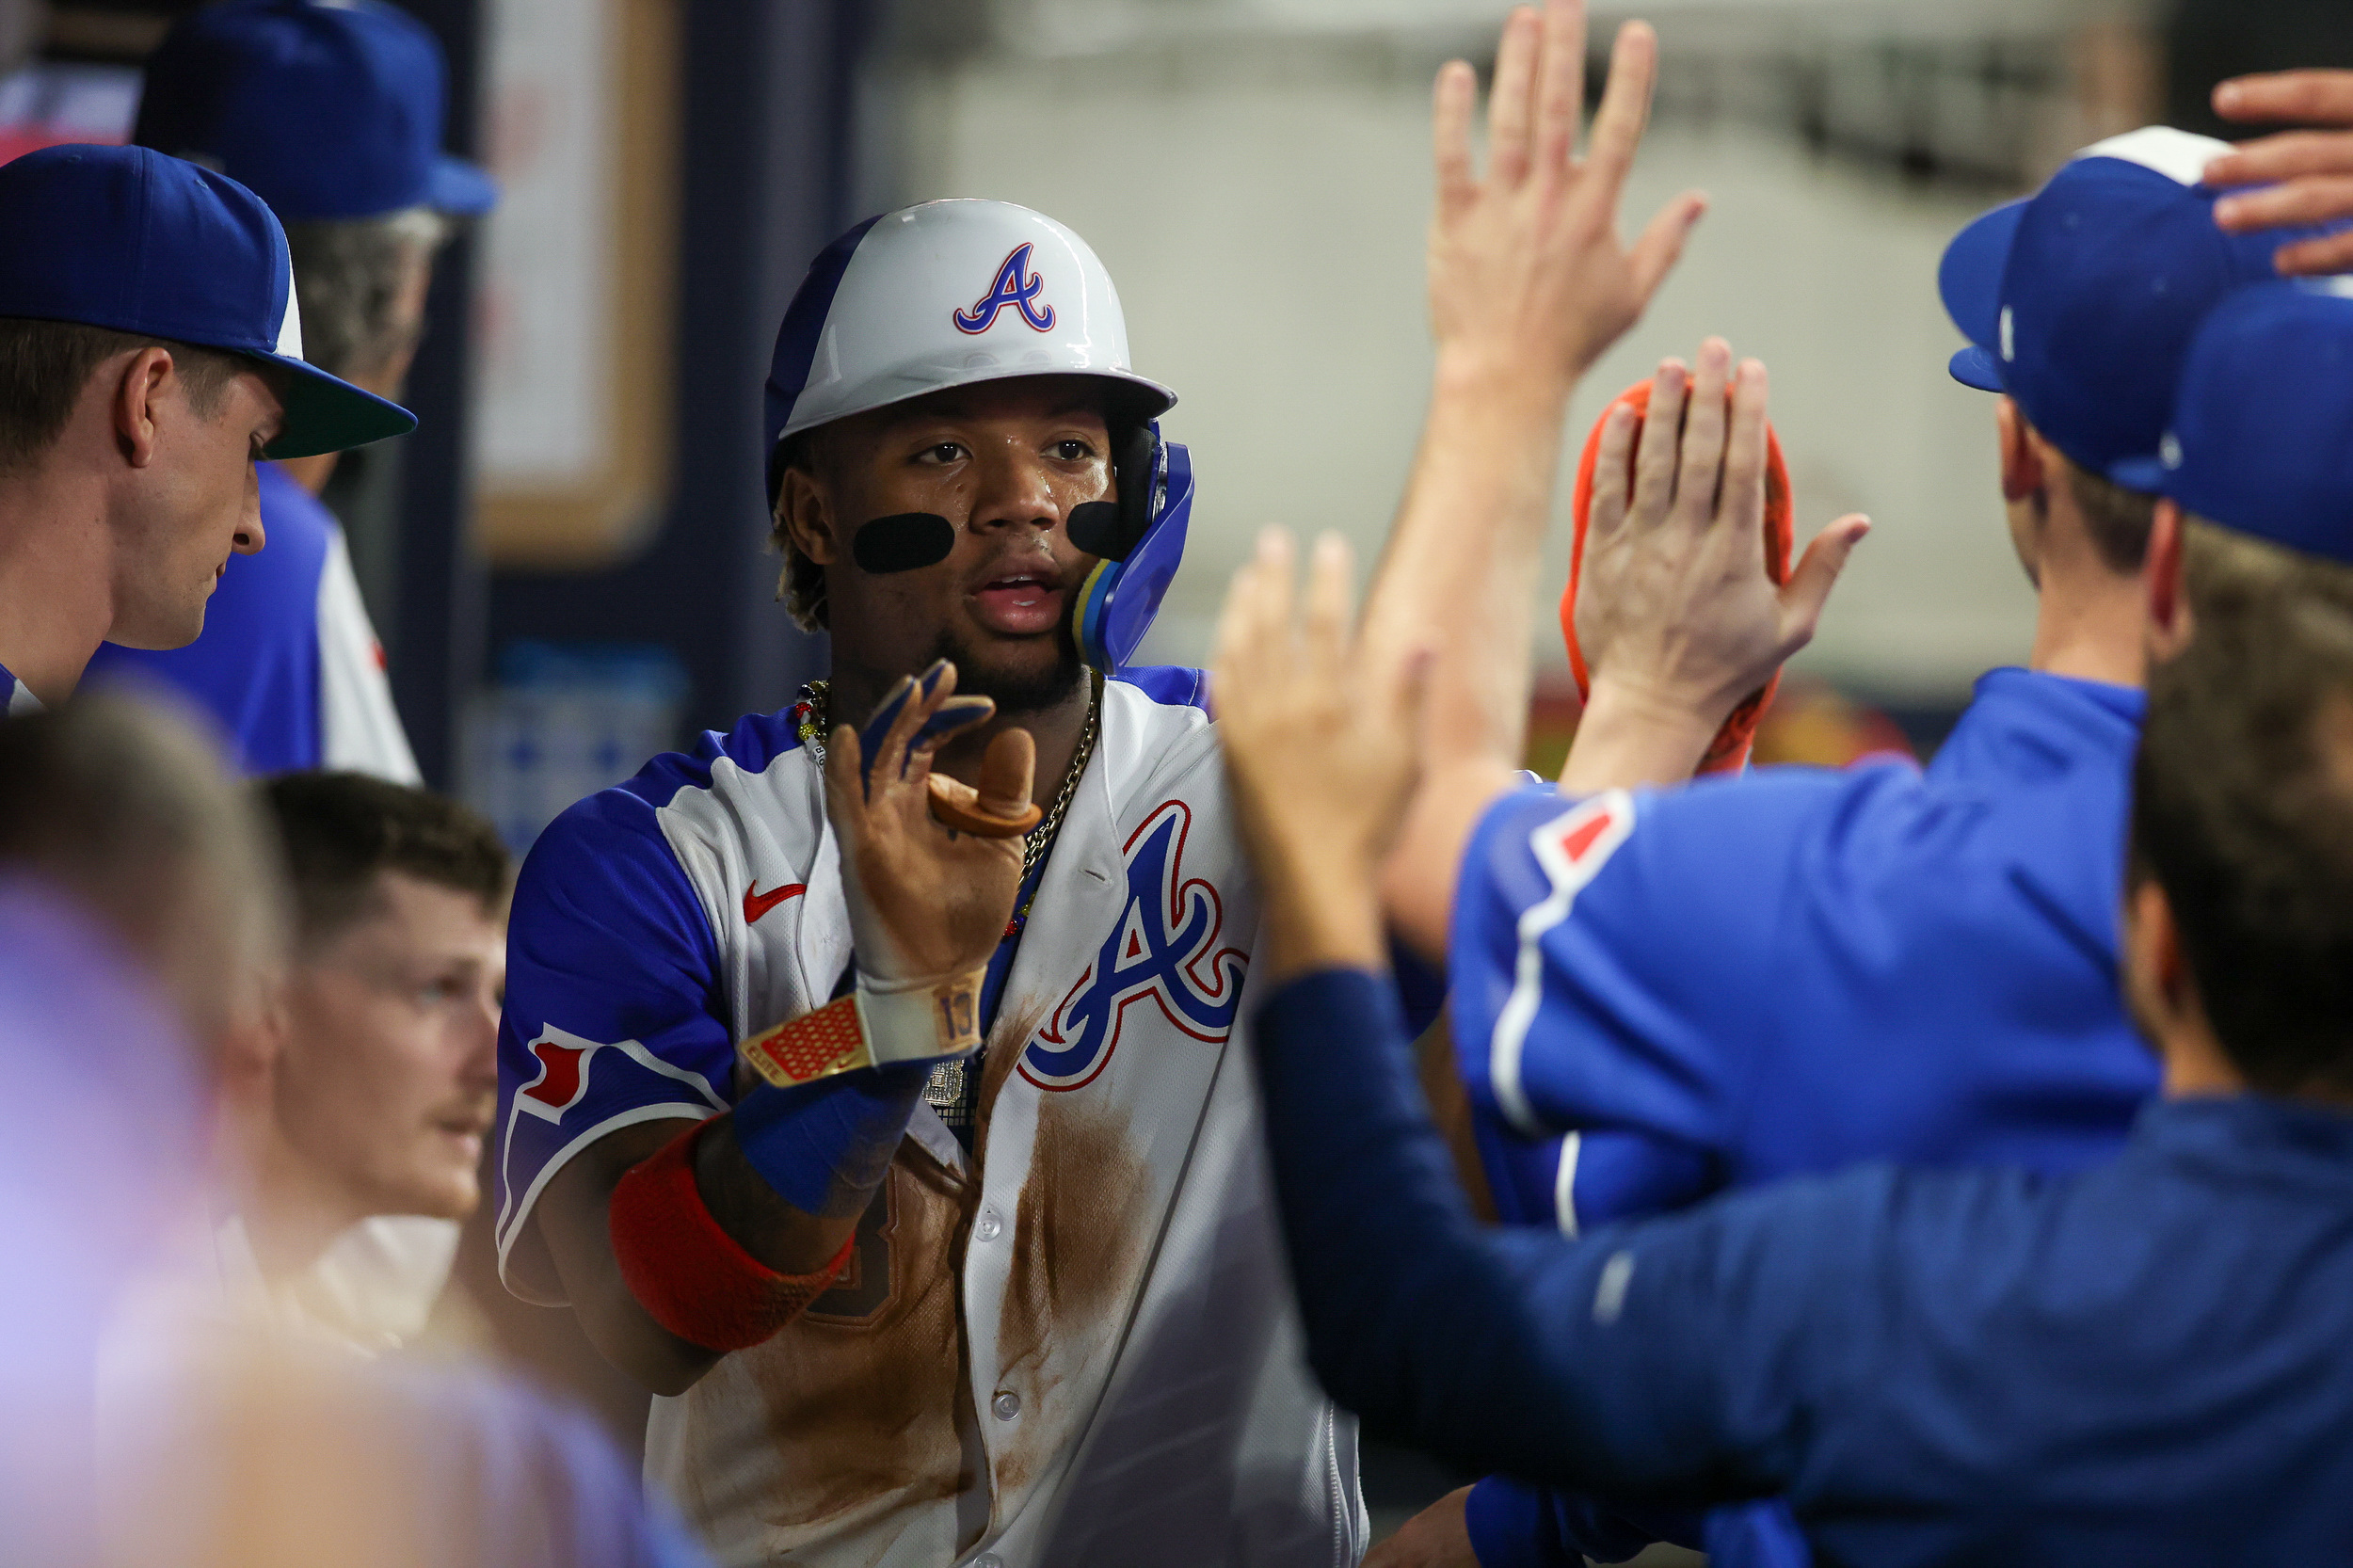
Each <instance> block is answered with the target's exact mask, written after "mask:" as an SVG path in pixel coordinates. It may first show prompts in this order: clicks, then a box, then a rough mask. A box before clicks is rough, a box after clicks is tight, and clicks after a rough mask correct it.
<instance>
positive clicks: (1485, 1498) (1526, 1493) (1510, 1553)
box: [1463, 1476, 1576, 1568]
mask: <svg viewBox="0 0 2353 1568" xmlns="http://www.w3.org/2000/svg"><path fill="white" fill-rule="evenodd" d="M1463 1523H1464V1525H1465V1527H1466V1528H1467V1529H1468V1530H1469V1533H1470V1544H1471V1552H1472V1554H1473V1555H1474V1556H1476V1557H1477V1558H1478V1559H1479V1568H1576V1561H1575V1560H1574V1559H1572V1558H1567V1557H1562V1556H1560V1555H1558V1554H1556V1553H1553V1552H1550V1551H1547V1550H1546V1549H1545V1535H1546V1534H1547V1533H1548V1532H1547V1531H1545V1499H1544V1494H1542V1493H1540V1492H1538V1491H1537V1490H1536V1489H1535V1488H1533V1487H1529V1486H1522V1485H1521V1484H1520V1483H1519V1482H1517V1481H1514V1480H1505V1479H1504V1478H1503V1477H1501V1476H1489V1477H1488V1478H1487V1479H1486V1480H1482V1481H1481V1482H1480V1483H1479V1484H1478V1485H1477V1486H1474V1487H1472V1488H1471V1490H1470V1496H1468V1497H1467V1498H1465V1499H1464V1503H1463Z"/></svg>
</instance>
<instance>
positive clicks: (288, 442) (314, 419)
mask: <svg viewBox="0 0 2353 1568" xmlns="http://www.w3.org/2000/svg"><path fill="white" fill-rule="evenodd" d="M248 358H250V359H254V360H263V361H264V362H266V363H268V364H271V365H274V366H276V367H277V368H278V369H279V370H280V372H282V373H283V374H282V375H281V376H280V378H279V384H278V389H277V390H278V401H279V403H280V406H281V407H282V408H284V410H285V427H284V428H283V429H281V430H280V431H279V433H278V439H277V440H274V441H272V442H270V443H269V445H268V446H266V447H264V448H263V450H262V455H263V456H265V457H271V458H281V457H315V456H318V455H319V454H320V453H322V452H344V451H348V450H349V449H350V448H352V447H355V446H365V445H367V444H368V443H369V442H370V441H380V440H385V439H386V438H388V437H392V436H405V435H407V434H408V432H409V431H411V430H414V429H415V428H416V427H417V416H416V415H414V414H412V413H410V412H409V411H408V409H406V408H402V407H401V406H400V405H399V404H397V403H391V402H387V401H386V400H385V399H383V398H380V397H378V396H376V394H375V393H374V392H361V391H360V389H359V388H357V387H355V386H353V385H352V384H351V383H350V382H348V381H344V380H342V379H339V378H338V377H336V376H329V375H328V374H327V372H325V371H323V370H321V369H319V367H318V366H316V365H314V364H312V363H310V362H308V361H307V360H296V359H290V358H288V357H287V356H285V355H282V354H253V355H249V356H248Z"/></svg>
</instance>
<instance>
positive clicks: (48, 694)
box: [0, 432, 115, 706]
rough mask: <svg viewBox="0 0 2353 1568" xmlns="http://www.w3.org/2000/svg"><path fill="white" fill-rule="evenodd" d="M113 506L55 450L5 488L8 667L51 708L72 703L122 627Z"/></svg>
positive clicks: (3, 583)
mask: <svg viewBox="0 0 2353 1568" xmlns="http://www.w3.org/2000/svg"><path fill="white" fill-rule="evenodd" d="M71 435H72V432H69V434H68V439H71ZM106 504H107V496H106V486H105V484H104V481H103V480H102V479H98V478H93V477H90V476H88V474H87V473H86V472H82V471H81V470H80V469H79V468H78V467H77V466H76V465H72V464H69V463H67V462H64V461H62V460H59V459H58V457H57V455H56V453H55V451H54V450H53V452H52V453H51V454H50V459H49V460H47V461H44V462H42V463H41V464H40V466H39V467H38V468H36V469H34V470H32V471H31V472H24V473H20V474H15V475H12V476H10V477H8V479H6V480H0V664H5V665H7V666H8V669H9V671H10V672H11V673H13V674H14V675H15V676H16V678H17V679H18V680H22V681H24V684H25V685H26V686H28V687H30V688H31V689H32V693H33V695H34V696H37V697H39V698H40V700H41V701H42V702H43V703H46V704H50V705H52V706H54V705H56V704H57V703H60V702H63V701H64V700H65V699H66V698H67V697H69V696H72V695H73V688H74V686H75V684H76V683H78V682H79V681H80V680H81V679H82V670H83V668H84V666H86V665H87V664H88V663H89V661H90V655H91V654H93V653H96V652H97V651H98V645H99V644H100V643H102V642H104V641H105V638H106V632H107V631H108V629H109V628H110V627H111V626H112V625H113V624H114V572H115V561H114V536H115V535H114V530H113V529H112V528H111V527H110V526H108V520H107V516H106ZM6 701H7V694H5V693H0V704H4V703H5V702H6Z"/></svg>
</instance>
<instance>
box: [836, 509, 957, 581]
mask: <svg viewBox="0 0 2353 1568" xmlns="http://www.w3.org/2000/svg"><path fill="white" fill-rule="evenodd" d="M955 548H956V525H955V524H954V523H952V522H950V521H949V520H947V519H946V518H943V517H941V516H940V515H939V514H938V513H937V512H894V513H892V514H891V515H890V516H888V517H887V518H876V519H875V520H873V521H872V522H869V523H866V524H864V525H863V526H861V527H860V528H859V529H858V531H857V536H856V538H854V539H852V540H851V541H850V553H851V555H852V556H853V557H855V558H856V561H857V564H858V569H859V570H860V571H865V572H871V573H872V574H873V575H875V576H877V577H881V576H887V575H888V574H889V573H891V572H895V571H918V570H920V569H921V568H924V567H936V566H937V565H938V564H939V563H940V562H942V561H944V560H946V559H947V558H948V556H949V554H950V553H951V552H953V551H954V549H955Z"/></svg>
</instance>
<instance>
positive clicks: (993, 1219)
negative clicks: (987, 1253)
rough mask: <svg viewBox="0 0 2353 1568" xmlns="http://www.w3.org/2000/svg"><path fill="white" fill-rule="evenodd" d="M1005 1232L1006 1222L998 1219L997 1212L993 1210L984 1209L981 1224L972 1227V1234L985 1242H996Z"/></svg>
mask: <svg viewBox="0 0 2353 1568" xmlns="http://www.w3.org/2000/svg"><path fill="white" fill-rule="evenodd" d="M1004 1231H1005V1222H1004V1221H1002V1220H1000V1219H999V1218H998V1217H997V1210H995V1209H993V1208H984V1209H982V1210H981V1221H980V1224H976V1225H974V1226H973V1227H972V1234H973V1235H975V1236H977V1237H979V1238H980V1239H981V1240H984V1241H994V1240H997V1238H998V1237H1000V1236H1001V1235H1003V1234H1004Z"/></svg>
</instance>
